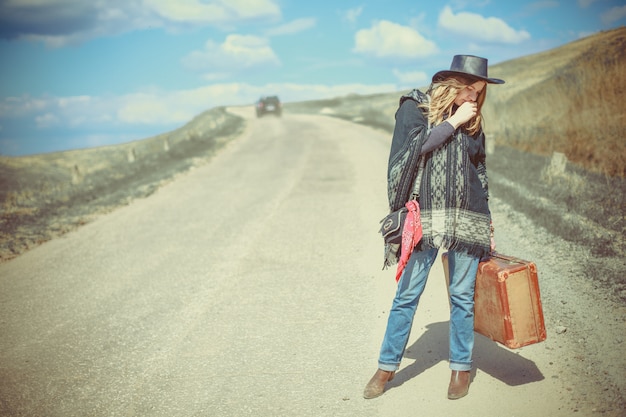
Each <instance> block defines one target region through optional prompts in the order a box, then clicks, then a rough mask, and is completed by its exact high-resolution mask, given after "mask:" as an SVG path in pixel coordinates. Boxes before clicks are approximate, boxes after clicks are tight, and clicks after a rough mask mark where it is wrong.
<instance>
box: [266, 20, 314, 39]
mask: <svg viewBox="0 0 626 417" xmlns="http://www.w3.org/2000/svg"><path fill="white" fill-rule="evenodd" d="M316 23H317V20H316V19H315V18H313V17H311V18H302V19H296V20H292V21H291V22H289V23H285V24H284V25H280V26H278V27H275V28H273V29H270V30H268V31H267V32H266V35H267V36H281V35H293V34H294V33H299V32H304V31H305V30H309V29H311V28H313V27H315V25H316Z"/></svg>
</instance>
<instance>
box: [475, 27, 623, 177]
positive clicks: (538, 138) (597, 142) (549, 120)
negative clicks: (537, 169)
mask: <svg viewBox="0 0 626 417" xmlns="http://www.w3.org/2000/svg"><path fill="white" fill-rule="evenodd" d="M564 56H565V57H567V58H568V59H563V57H564ZM535 65H536V66H537V67H538V68H540V70H536V69H533V68H534V66H535ZM524 67H525V68H526V69H527V71H526V72H527V73H528V76H527V77H526V76H525V73H524V71H521V70H522V69H523V68H524ZM492 73H493V74H494V76H501V77H502V78H504V79H506V80H507V84H505V85H504V86H502V87H500V86H498V87H497V88H492V89H490V91H489V95H490V98H489V100H488V105H487V106H486V108H485V115H486V119H487V121H488V125H487V131H488V132H490V133H492V134H493V135H494V137H495V138H496V140H497V143H498V144H501V145H509V146H512V147H515V148H517V149H521V150H524V151H528V152H533V153H537V154H541V155H550V154H552V153H553V152H555V151H556V152H562V153H564V154H565V155H566V156H567V158H568V160H569V161H570V162H572V163H574V164H576V165H578V166H580V167H583V168H585V169H586V170H589V171H593V172H597V173H601V174H604V175H607V176H619V177H624V176H625V175H626V169H625V166H626V160H625V159H626V141H624V135H625V134H626V120H624V113H625V110H626V106H625V105H624V97H625V94H626V28H620V29H616V30H613V31H610V32H604V33H600V34H597V35H595V36H592V37H590V38H586V39H583V40H580V41H577V42H573V43H572V44H569V45H567V46H565V47H563V48H559V49H557V50H553V51H548V52H546V53H543V54H537V55H535V56H530V57H527V58H526V59H525V60H523V61H518V60H514V61H510V62H507V63H503V64H501V65H498V66H495V67H494V70H493V71H492ZM520 85H521V86H523V88H520Z"/></svg>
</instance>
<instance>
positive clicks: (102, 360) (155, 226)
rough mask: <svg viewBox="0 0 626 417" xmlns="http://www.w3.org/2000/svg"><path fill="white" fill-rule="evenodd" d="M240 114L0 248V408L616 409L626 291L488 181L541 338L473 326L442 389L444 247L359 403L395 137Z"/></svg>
mask: <svg viewBox="0 0 626 417" xmlns="http://www.w3.org/2000/svg"><path fill="white" fill-rule="evenodd" d="M232 111H233V112H236V113H238V114H240V115H242V116H244V117H246V118H247V119H248V126H247V129H246V131H245V132H244V133H243V134H242V136H241V137H239V138H238V139H236V140H234V141H233V142H232V143H230V144H229V145H228V146H227V147H226V148H225V149H223V150H222V151H221V152H220V153H219V154H218V155H217V156H216V157H215V158H214V159H213V160H212V161H211V162H210V163H209V164H207V165H204V166H202V167H198V168H196V169H194V170H192V171H191V172H189V173H187V174H185V175H183V176H181V177H180V178H178V179H177V180H176V181H174V182H172V183H170V184H168V185H166V186H164V187H163V188H161V189H160V190H159V191H158V192H156V193H155V194H153V195H152V196H150V197H148V198H145V199H141V200H135V201H134V202H133V203H132V204H130V205H128V206H125V207H122V208H120V209H118V210H116V211H114V212H112V213H110V214H108V215H106V216H103V217H100V218H99V219H97V220H96V221H94V222H92V223H90V224H88V225H86V226H84V227H81V228H80V229H78V230H76V231H74V232H71V233H68V234H67V235H65V236H63V237H61V238H58V239H55V240H52V241H50V242H47V243H45V244H43V245H41V246H39V247H37V248H35V249H33V250H31V251H29V252H27V253H25V254H23V255H21V256H19V257H18V258H15V259H13V260H11V261H8V262H6V263H4V264H0V335H1V337H0V415H2V416H62V417H69V416H168V417H171V416H225V417H231V416H232V417H239V416H248V415H249V416H298V417H304V416H333V417H336V416H350V417H352V416H359V417H366V416H401V415H402V416H405V415H419V416H437V417H441V416H463V417H472V416H481V417H488V416H494V417H503V416H526V417H534V416H536V417H543V416H551V417H559V416H572V415H581V416H587V415H605V416H619V415H623V414H622V413H623V406H624V378H623V377H624V369H625V368H624V354H623V350H624V346H625V345H624V343H623V339H624V335H625V334H626V329H625V324H624V323H625V318H626V312H625V309H624V306H623V305H615V304H611V302H610V301H608V300H603V303H602V304H601V305H600V303H599V301H598V300H600V299H601V297H602V295H601V293H599V292H598V291H596V290H595V289H594V288H592V287H591V286H590V285H589V284H586V283H585V282H582V281H581V280H580V279H578V278H577V276H578V275H577V274H578V272H579V268H581V266H579V265H578V264H577V262H576V261H577V259H579V258H580V257H582V256H584V255H585V253H584V249H581V248H576V247H572V246H571V245H568V244H566V243H564V242H562V241H560V240H558V239H556V238H553V237H550V236H549V235H547V234H546V233H545V232H543V231H541V230H539V229H537V228H534V227H533V225H532V222H530V221H529V220H528V219H527V218H525V217H524V216H521V215H519V214H517V213H515V211H514V210H513V209H512V208H511V207H509V206H507V205H506V204H505V203H504V202H502V201H499V200H498V199H497V198H496V197H497V196H496V197H494V198H493V201H492V211H493V212H494V221H495V223H496V227H497V230H496V240H497V242H498V249H499V250H500V251H501V252H503V253H507V254H512V255H517V256H519V257H522V258H526V259H532V260H534V261H536V262H537V264H538V267H539V274H540V277H539V278H540V282H541V285H542V295H543V296H544V313H545V315H546V325H547V327H548V340H547V341H545V342H543V343H540V344H536V345H533V346H528V347H524V348H522V349H517V350H508V349H506V348H504V347H502V346H500V345H497V344H496V343H494V342H491V341H489V340H487V339H485V338H483V337H482V336H478V337H477V341H476V348H475V363H476V369H475V372H474V373H473V383H472V385H471V388H470V394H469V396H467V397H465V398H463V399H461V400H458V401H449V400H447V398H446V390H447V383H448V380H449V376H450V374H449V370H448V365H447V361H446V358H447V320H448V304H447V301H446V290H445V287H444V284H443V282H444V277H443V269H442V268H441V264H440V262H438V263H437V264H436V267H435V269H434V270H433V272H432V274H431V277H430V280H429V283H428V286H427V289H426V293H425V294H424V296H423V298H422V302H421V304H420V307H419V309H418V313H417V316H416V320H415V323H414V327H413V331H412V335H411V339H410V341H409V346H408V350H407V353H406V357H405V360H404V361H403V364H402V368H401V369H400V371H399V373H398V376H397V377H396V379H395V380H394V381H393V382H392V383H390V384H389V386H388V390H387V392H386V393H385V394H384V395H383V396H382V397H380V398H377V399H375V400H364V399H363V398H362V391H363V388H364V386H365V384H366V383H367V381H368V380H369V378H370V376H371V375H372V374H373V372H374V371H375V369H376V359H377V355H378V349H379V346H380V342H381V340H382V336H383V332H384V328H385V324H386V319H387V311H388V308H389V306H390V304H391V300H392V297H393V294H394V291H395V281H394V279H393V277H394V271H392V270H386V271H381V266H382V245H381V240H380V238H379V236H378V234H377V226H378V220H379V219H380V218H381V217H382V216H383V215H384V214H385V212H386V209H387V206H386V188H385V170H386V162H387V155H388V147H389V137H388V135H387V134H385V133H381V132H379V131H376V130H372V129H370V128H367V127H364V126H359V125H354V124H351V123H348V122H346V121H342V120H338V119H332V118H326V117H321V116H305V115H298V116H296V115H288V114H287V115H284V116H283V117H282V118H276V117H264V118H261V119H256V118H254V112H253V109H252V108H236V109H232ZM546 239H547V241H548V243H549V244H548V245H546ZM601 326H606V328H610V329H612V332H610V333H609V334H608V335H606V334H605V333H606V332H603V333H602V334H603V335H601V334H600V333H601V332H600V331H598V329H599V328H600V327H601Z"/></svg>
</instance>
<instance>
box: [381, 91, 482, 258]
mask: <svg viewBox="0 0 626 417" xmlns="http://www.w3.org/2000/svg"><path fill="white" fill-rule="evenodd" d="M406 100H412V101H413V102H415V105H416V106H417V104H419V103H426V102H428V97H427V96H426V95H425V94H423V93H422V92H420V91H419V90H413V91H411V92H410V93H409V94H407V95H405V96H402V97H401V98H400V107H401V106H402V104H403V103H404V101H406ZM400 113H401V112H400V111H398V112H396V127H395V129H394V134H393V139H392V143H391V151H390V155H389V165H388V170H387V181H388V182H387V193H388V198H389V208H390V210H391V211H394V210H397V209H398V208H400V207H402V206H404V204H405V203H406V201H408V200H409V199H411V197H412V195H419V197H418V201H419V204H420V211H421V219H422V228H423V233H424V236H423V238H422V240H421V241H420V242H419V243H418V245H417V246H416V249H417V250H423V249H428V248H440V247H444V248H446V249H449V250H457V251H462V252H465V253H468V254H470V255H473V256H476V257H483V256H485V255H487V254H489V250H490V220H491V215H490V212H489V206H488V198H489V195H488V186H487V170H486V165H485V136H484V134H483V133H482V131H481V132H479V133H478V134H477V135H476V136H475V137H473V136H469V135H467V134H466V133H464V132H462V131H461V130H460V129H459V130H457V131H456V132H455V133H454V136H453V137H452V138H450V139H448V140H447V141H446V142H445V143H444V144H443V145H442V146H441V147H439V148H437V149H435V150H433V151H432V152H428V153H426V154H424V155H422V156H420V155H419V154H420V152H421V149H422V146H423V144H424V142H425V140H426V139H427V137H428V131H429V129H428V121H427V117H426V115H425V114H424V113H423V111H421V110H419V109H418V111H417V112H415V117H414V118H412V119H411V120H412V121H410V122H408V121H407V120H405V119H403V120H399V117H400V118H401V117H402V116H403V115H402V114H400ZM418 167H421V168H420V169H423V173H422V175H419V176H418ZM398 252H399V247H398V246H397V245H386V247H385V266H390V265H392V264H395V263H397V261H398V257H399V253H398Z"/></svg>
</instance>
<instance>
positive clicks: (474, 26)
mask: <svg viewBox="0 0 626 417" xmlns="http://www.w3.org/2000/svg"><path fill="white" fill-rule="evenodd" d="M439 27H441V28H442V29H444V30H447V31H450V32H452V33H455V34H457V35H460V36H463V37H464V38H465V39H473V40H477V41H482V42H493V43H504V44H517V43H520V42H523V41H525V40H528V39H530V33H528V32H526V31H525V30H520V31H517V30H515V29H513V28H511V27H510V26H509V25H508V24H507V23H506V22H505V21H504V20H502V19H499V18H497V17H483V16H481V15H479V14H476V13H469V12H459V13H457V14H454V13H453V12H452V9H450V7H449V6H446V7H444V9H443V10H442V11H441V13H440V14H439Z"/></svg>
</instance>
